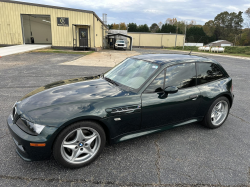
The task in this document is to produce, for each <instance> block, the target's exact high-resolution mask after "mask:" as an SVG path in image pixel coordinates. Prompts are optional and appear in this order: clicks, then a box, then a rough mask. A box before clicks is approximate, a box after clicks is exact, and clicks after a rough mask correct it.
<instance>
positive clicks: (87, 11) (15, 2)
mask: <svg viewBox="0 0 250 187" xmlns="http://www.w3.org/2000/svg"><path fill="white" fill-rule="evenodd" d="M0 2H5V3H14V4H22V5H30V6H38V7H45V8H55V9H63V10H70V11H75V12H85V13H92V14H93V15H94V16H95V17H96V18H97V19H98V20H99V21H100V22H101V23H102V24H103V25H104V26H105V27H106V28H107V26H106V25H105V24H104V23H103V21H102V20H101V18H99V16H97V14H96V13H95V12H94V11H91V10H82V9H75V8H66V7H60V6H53V5H44V4H37V3H28V2H22V1H13V0H0Z"/></svg>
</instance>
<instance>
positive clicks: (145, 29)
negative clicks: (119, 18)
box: [137, 24, 150, 32]
mask: <svg viewBox="0 0 250 187" xmlns="http://www.w3.org/2000/svg"><path fill="white" fill-rule="evenodd" d="M137 30H138V32H150V30H149V28H148V25H147V24H144V25H139V26H138V28H137Z"/></svg>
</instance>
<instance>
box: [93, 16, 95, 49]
mask: <svg viewBox="0 0 250 187" xmlns="http://www.w3.org/2000/svg"><path fill="white" fill-rule="evenodd" d="M93 36H94V38H93V39H94V49H95V15H94V13H93Z"/></svg>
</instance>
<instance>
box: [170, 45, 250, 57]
mask: <svg viewBox="0 0 250 187" xmlns="http://www.w3.org/2000/svg"><path fill="white" fill-rule="evenodd" d="M191 49H192V52H199V53H204V54H216V55H228V56H240V57H248V58H250V54H249V53H248V52H243V53H237V52H235V53H232V51H230V53H227V52H224V53H217V52H215V53H214V52H204V51H198V48H197V47H184V50H183V47H176V48H175V47H170V48H167V50H177V51H186V52H190V51H191ZM226 50H227V48H225V51H226Z"/></svg>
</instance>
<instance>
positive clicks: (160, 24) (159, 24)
mask: <svg viewBox="0 0 250 187" xmlns="http://www.w3.org/2000/svg"><path fill="white" fill-rule="evenodd" d="M158 27H159V28H160V29H161V27H162V22H161V21H160V22H159V23H158Z"/></svg>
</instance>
